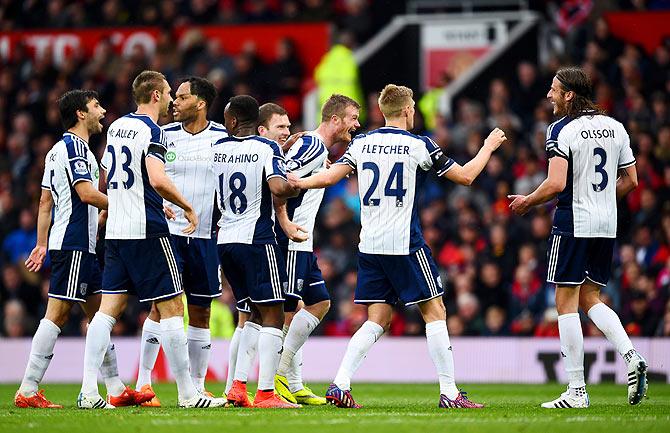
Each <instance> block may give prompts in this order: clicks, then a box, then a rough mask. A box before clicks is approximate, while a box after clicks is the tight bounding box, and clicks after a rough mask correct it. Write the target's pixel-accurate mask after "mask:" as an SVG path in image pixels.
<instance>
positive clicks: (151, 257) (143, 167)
mask: <svg viewBox="0 0 670 433" xmlns="http://www.w3.org/2000/svg"><path fill="white" fill-rule="evenodd" d="M132 89H133V97H134V99H135V102H136V103H137V111H136V112H134V113H130V114H128V115H126V116H123V117H121V118H119V119H117V120H116V121H114V122H113V123H112V124H111V125H110V127H109V130H108V131H107V148H106V151H105V154H104V156H103V160H102V166H103V168H104V169H105V170H107V171H108V176H107V191H108V195H109V217H108V220H107V228H106V242H105V269H104V272H103V277H102V288H103V295H102V301H101V304H100V310H99V311H98V312H97V313H96V314H95V316H94V317H93V320H92V321H91V325H90V326H89V329H88V334H87V335H86V349H85V354H84V378H83V381H82V387H81V393H80V394H79V398H78V399H77V405H78V406H79V407H80V408H94V409H97V408H103V407H104V408H113V407H114V406H113V405H111V404H109V403H106V402H105V401H104V400H102V399H101V398H100V396H99V394H98V386H97V381H96V379H97V378H96V373H97V370H98V368H99V367H100V364H101V363H102V357H103V355H104V351H105V348H106V347H107V345H108V344H109V335H110V332H111V330H112V327H113V326H114V324H115V323H116V319H117V318H118V317H119V316H120V315H121V313H123V310H124V309H125V306H126V303H127V299H128V295H129V294H130V293H133V294H136V295H137V296H138V297H139V299H140V301H143V302H148V301H153V302H154V303H155V305H156V309H157V310H158V313H159V315H160V328H161V333H160V335H161V340H162V344H163V348H164V349H165V354H166V355H167V358H168V364H169V365H170V369H171V370H172V373H173V374H174V376H175V379H176V382H177V391H178V396H179V406H180V407H189V408H191V407H197V408H210V407H217V406H223V405H225V403H226V401H225V400H224V399H218V398H212V397H209V396H205V395H203V394H202V393H199V392H198V390H197V389H196V388H195V386H194V385H193V381H192V379H191V376H190V375H189V365H188V349H187V346H186V344H187V340H186V334H185V332H184V317H183V314H184V306H183V304H182V301H181V297H180V295H181V293H182V283H181V277H180V275H179V270H178V266H177V262H176V260H175V256H174V244H173V242H172V240H171V238H170V231H169V229H168V225H167V221H166V220H165V215H164V214H163V200H162V199H161V197H162V198H164V199H166V200H168V201H170V202H172V203H174V204H175V205H177V206H179V207H180V208H181V209H183V211H184V217H185V218H186V220H187V221H188V224H187V226H186V227H185V228H184V229H183V230H182V232H183V233H184V234H186V235H190V234H192V233H194V231H195V229H196V226H197V225H198V216H197V214H196V211H195V210H194V209H193V207H192V206H191V204H190V203H189V202H188V201H186V199H184V197H183V196H182V195H181V193H180V192H179V191H178V190H177V188H176V187H175V186H174V184H173V183H172V182H171V181H170V179H169V178H168V176H167V174H166V173H165V154H166V151H167V145H166V141H165V137H164V135H163V132H162V131H161V129H160V128H159V127H158V125H157V124H156V121H157V120H158V117H159V116H161V115H166V114H167V110H168V107H169V105H170V102H172V97H171V96H170V86H169V84H168V83H167V81H166V80H165V77H164V76H163V74H161V73H159V72H154V71H144V72H142V73H140V74H139V75H138V76H137V77H136V78H135V80H134V81H133V85H132Z"/></svg>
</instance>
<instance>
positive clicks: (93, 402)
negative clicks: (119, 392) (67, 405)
mask: <svg viewBox="0 0 670 433" xmlns="http://www.w3.org/2000/svg"><path fill="white" fill-rule="evenodd" d="M77 407H78V408H79V409H116V406H113V405H111V404H109V403H107V402H106V401H105V399H104V398H102V397H100V394H96V395H93V396H87V395H84V394H82V393H81V392H80V393H79V396H78V397H77Z"/></svg>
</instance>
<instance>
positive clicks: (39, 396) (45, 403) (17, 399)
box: [14, 389, 63, 409]
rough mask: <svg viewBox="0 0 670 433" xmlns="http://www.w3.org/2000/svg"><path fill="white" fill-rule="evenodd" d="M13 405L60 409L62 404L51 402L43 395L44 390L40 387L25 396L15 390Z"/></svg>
mask: <svg viewBox="0 0 670 433" xmlns="http://www.w3.org/2000/svg"><path fill="white" fill-rule="evenodd" d="M14 405H15V406H16V407H22V408H25V407H40V408H49V409H62V408H63V406H61V405H60V404H56V403H52V402H50V401H49V400H47V398H46V397H45V396H44V390H43V389H40V390H39V391H37V393H35V395H33V396H30V397H26V396H25V395H23V394H20V393H19V391H16V394H15V395H14Z"/></svg>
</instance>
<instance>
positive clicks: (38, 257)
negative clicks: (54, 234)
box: [26, 245, 47, 272]
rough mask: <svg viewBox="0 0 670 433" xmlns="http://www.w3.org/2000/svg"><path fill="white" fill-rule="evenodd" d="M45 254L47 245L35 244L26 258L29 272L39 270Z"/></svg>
mask: <svg viewBox="0 0 670 433" xmlns="http://www.w3.org/2000/svg"><path fill="white" fill-rule="evenodd" d="M46 256H47V247H45V246H40V245H37V246H35V248H33V250H32V251H31V252H30V255H29V256H28V258H27V259H26V268H28V270H29V271H30V272H37V271H39V270H40V269H41V268H42V265H43V264H44V259H45V257H46Z"/></svg>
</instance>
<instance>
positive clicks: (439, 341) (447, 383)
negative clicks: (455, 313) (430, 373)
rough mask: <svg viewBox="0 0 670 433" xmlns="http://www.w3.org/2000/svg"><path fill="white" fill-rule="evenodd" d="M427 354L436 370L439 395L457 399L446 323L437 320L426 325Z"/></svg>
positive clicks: (452, 356) (452, 358)
mask: <svg viewBox="0 0 670 433" xmlns="http://www.w3.org/2000/svg"><path fill="white" fill-rule="evenodd" d="M426 339H427V341H428V353H429V354H430V358H431V359H432V360H433V364H435V368H436V369H437V376H438V378H439V381H440V394H442V395H445V396H447V398H449V399H451V400H454V399H456V398H457V397H458V388H457V387H456V381H455V379H454V354H453V352H452V349H451V342H450V340H449V332H448V331H447V322H446V321H445V320H437V321H435V322H430V323H426Z"/></svg>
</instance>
